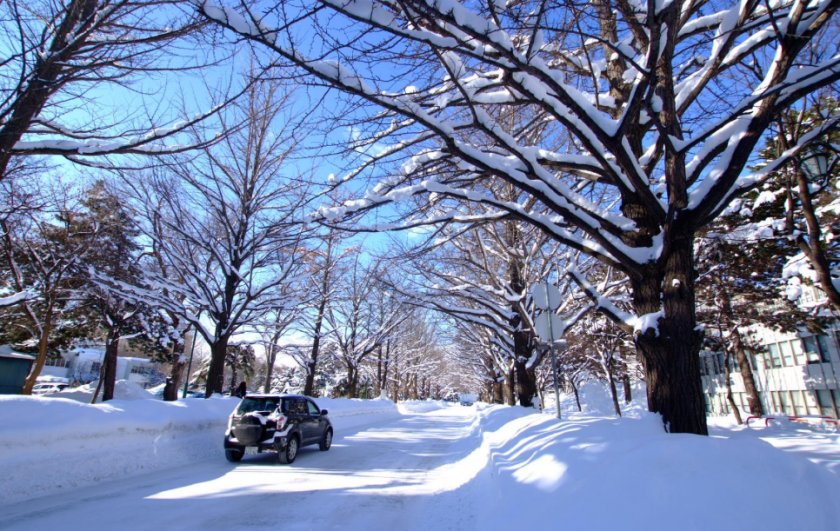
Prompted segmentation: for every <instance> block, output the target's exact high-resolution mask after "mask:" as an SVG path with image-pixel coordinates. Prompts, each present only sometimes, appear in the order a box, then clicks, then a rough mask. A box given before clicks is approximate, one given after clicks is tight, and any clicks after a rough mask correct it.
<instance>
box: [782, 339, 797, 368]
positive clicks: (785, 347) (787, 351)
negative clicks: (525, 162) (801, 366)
mask: <svg viewBox="0 0 840 531" xmlns="http://www.w3.org/2000/svg"><path fill="white" fill-rule="evenodd" d="M779 349H780V350H781V351H782V358H783V359H784V365H785V367H794V366H795V365H796V362H795V361H794V360H793V350H791V348H790V341H782V342H781V343H779Z"/></svg>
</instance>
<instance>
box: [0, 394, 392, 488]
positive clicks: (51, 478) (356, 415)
mask: <svg viewBox="0 0 840 531" xmlns="http://www.w3.org/2000/svg"><path fill="white" fill-rule="evenodd" d="M137 389H140V388H139V387H138V388H137ZM137 389H134V388H133V386H132V385H125V384H123V385H118V386H117V389H116V390H115V396H117V397H118V399H116V400H111V401H108V402H106V403H103V404H95V405H91V404H87V403H85V402H80V401H78V400H74V399H67V398H64V397H63V395H64V393H56V394H53V395H51V396H50V397H38V396H19V395H8V396H5V395H0V470H2V471H3V480H2V482H0V500H2V502H0V503H14V502H16V501H21V500H25V499H29V498H32V497H35V496H44V495H48V494H51V493H54V492H60V491H63V490H65V489H72V488H75V487H79V486H84V485H87V484H91V483H95V482H99V481H105V480H108V479H113V478H118V477H124V476H130V475H133V474H141V473H144V472H152V471H155V470H161V469H166V468H171V467H176V466H180V465H184V464H189V463H194V462H197V461H201V460H205V459H219V458H220V456H221V455H222V450H221V448H222V434H223V433H224V430H225V427H226V426H227V419H228V416H229V415H230V413H231V411H233V409H234V407H236V405H237V404H238V403H239V399H238V398H230V397H220V396H219V397H213V398H211V399H209V400H201V399H194V398H187V399H185V400H178V401H177V402H164V401H162V400H159V399H154V398H149V396H150V394H149V393H148V392H147V391H143V390H142V389H140V393H144V394H138V392H137ZM75 393H77V394H78V393H82V394H84V393H85V391H76V392H75ZM68 394H71V393H68ZM59 396H62V397H61V398H59ZM73 396H74V397H75V394H74V395H73ZM316 402H317V403H318V405H319V406H320V407H321V408H322V409H327V410H329V414H330V419H331V420H332V422H333V424H334V426H335V429H336V433H339V434H347V433H351V432H352V431H353V430H354V429H355V428H357V427H358V426H362V425H370V424H371V418H372V417H373V418H376V419H381V421H382V422H386V421H387V420H388V419H390V418H395V417H397V416H399V414H400V413H399V411H398V410H397V407H396V406H395V405H394V403H393V402H391V401H389V400H346V399H316Z"/></svg>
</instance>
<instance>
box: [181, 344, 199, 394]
mask: <svg viewBox="0 0 840 531" xmlns="http://www.w3.org/2000/svg"><path fill="white" fill-rule="evenodd" d="M195 339H196V338H195V330H193V333H192V342H191V344H190V360H189V362H188V363H187V374H185V375H184V393H183V395H182V396H181V398H187V386H189V385H190V371H191V370H192V358H193V352H195Z"/></svg>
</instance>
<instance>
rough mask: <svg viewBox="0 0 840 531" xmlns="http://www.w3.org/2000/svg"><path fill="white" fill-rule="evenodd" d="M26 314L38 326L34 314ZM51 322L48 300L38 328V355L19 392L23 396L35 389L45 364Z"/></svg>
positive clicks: (51, 307) (51, 310) (51, 304)
mask: <svg viewBox="0 0 840 531" xmlns="http://www.w3.org/2000/svg"><path fill="white" fill-rule="evenodd" d="M27 313H29V314H30V315H31V316H32V320H33V321H34V322H35V324H38V322H37V320H36V319H35V317H34V313H32V312H27ZM52 322H53V301H52V299H50V301H49V303H48V305H47V308H46V311H45V312H44V321H43V325H42V326H40V327H39V328H40V331H41V334H40V336H39V337H38V355H37V356H36V357H35V363H34V364H33V365H32V369H30V370H29V374H28V375H27V377H26V379H25V380H24V382H23V389H22V390H21V392H22V393H23V394H25V395H31V394H32V388H33V387H35V383H36V382H37V381H38V376H40V375H41V371H42V370H43V369H44V364H45V363H46V362H47V351H48V350H49V346H50V334H51V333H52Z"/></svg>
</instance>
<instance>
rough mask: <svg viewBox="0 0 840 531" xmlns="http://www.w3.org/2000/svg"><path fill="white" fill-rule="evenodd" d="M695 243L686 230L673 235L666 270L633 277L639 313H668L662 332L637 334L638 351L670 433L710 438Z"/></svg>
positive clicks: (652, 400) (651, 402) (652, 405)
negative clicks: (696, 295)
mask: <svg viewBox="0 0 840 531" xmlns="http://www.w3.org/2000/svg"><path fill="white" fill-rule="evenodd" d="M672 230H673V231H676V230H677V228H676V227H673V226H672ZM693 243H694V238H693V237H692V234H691V233H689V232H688V231H687V230H686V231H685V232H684V233H683V234H672V236H671V238H670V246H669V247H670V248H669V249H664V250H663V258H662V264H663V266H662V268H661V269H660V268H659V267H657V266H656V264H654V265H651V266H649V267H646V268H644V269H645V274H643V275H641V276H639V277H635V278H632V279H631V282H632V285H633V307H634V310H635V311H636V313H637V315H639V316H644V315H648V314H653V313H657V312H660V311H662V312H663V315H662V317H661V318H660V319H659V320H658V328H657V329H648V330H646V331H644V333H643V334H639V335H637V336H636V347H637V348H638V350H639V352H640V354H641V356H642V359H643V361H644V367H645V373H646V381H647V399H648V409H649V410H650V411H652V412H654V413H659V414H660V415H661V416H662V422H663V424H664V426H665V430H666V431H668V432H670V433H695V434H698V435H708V427H707V425H706V408H705V404H704V402H703V389H702V386H701V384H700V364H699V353H700V343H701V339H702V332H700V331H698V329H697V320H696V316H695V313H694V278H695V272H694V266H693V264H694V260H693V248H692V246H693ZM660 300H661V301H662V306H660Z"/></svg>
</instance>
